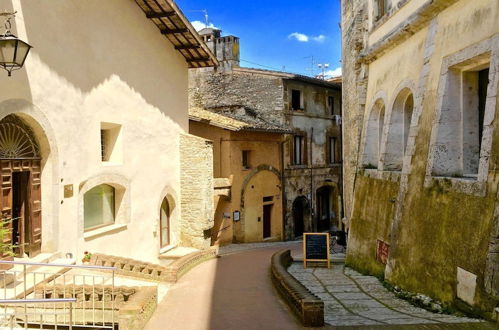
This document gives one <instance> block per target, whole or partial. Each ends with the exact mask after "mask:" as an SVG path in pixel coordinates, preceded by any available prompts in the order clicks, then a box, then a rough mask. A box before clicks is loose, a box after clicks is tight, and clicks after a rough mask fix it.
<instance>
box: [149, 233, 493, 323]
mask: <svg viewBox="0 0 499 330" xmlns="http://www.w3.org/2000/svg"><path fill="white" fill-rule="evenodd" d="M301 247H302V245H301V242H295V243H289V242H288V243H282V242H281V243H261V244H238V245H231V246H227V247H224V248H222V249H221V250H220V254H221V255H222V257H221V258H217V259H214V260H210V261H207V262H205V263H203V264H201V265H199V266H197V267H196V268H194V269H193V270H191V271H190V272H189V273H187V274H186V275H185V276H184V277H183V278H181V280H180V281H179V282H178V283H177V284H175V285H173V286H172V287H171V289H170V291H169V292H168V295H167V296H166V298H165V299H164V300H163V301H162V302H161V303H160V304H159V305H158V308H157V310H156V312H155V313H154V315H153V317H152V318H151V320H150V321H149V323H148V324H147V327H146V328H145V329H147V330H157V329H165V330H167V329H172V330H174V329H182V330H184V329H186V330H189V329H193V330H194V329H195V330H199V329H229V330H230V329H245V330H246V329H249V330H251V329H265V330H266V329H276V330H277V329H279V330H280V329H303V327H302V326H301V325H300V323H299V321H298V320H297V319H296V318H295V317H294V315H293V314H292V312H291V310H290V309H289V308H288V306H286V304H285V303H284V301H283V300H282V299H281V298H280V296H279V295H278V293H277V292H276V291H275V289H274V287H273V285H272V282H271V280H270V276H269V267H270V257H271V256H272V254H273V253H274V252H276V251H279V250H281V249H283V248H291V249H292V252H293V254H294V256H295V257H300V254H301V252H302V251H301ZM289 270H290V272H291V273H292V274H293V276H295V277H296V278H298V279H299V280H300V281H301V282H302V283H303V284H305V285H306V286H307V287H308V288H309V289H310V290H311V291H312V292H313V293H315V294H316V295H317V296H318V297H320V298H321V299H323V300H324V302H325V307H326V310H325V313H326V315H325V318H326V322H327V323H328V324H329V325H328V326H326V328H328V329H345V330H347V329H349V330H351V329H404V330H405V329H407V330H412V329H414V330H419V329H423V330H424V329H427V330H430V329H431V330H439V329H442V330H444V329H495V328H496V327H495V325H491V324H489V323H482V322H477V321H476V320H473V319H469V318H459V317H453V316H449V315H441V314H434V313H430V312H428V311H426V310H423V309H420V308H416V307H414V306H412V305H410V304H409V303H407V302H405V301H403V300H400V299H398V298H396V297H395V296H394V295H393V294H392V293H390V292H388V291H387V290H386V289H385V288H384V287H383V286H382V285H381V284H380V283H379V281H378V280H377V279H376V278H374V277H371V276H363V275H361V274H359V273H357V272H355V271H353V270H351V269H345V268H344V266H343V265H333V267H332V269H330V270H328V269H324V268H317V269H303V266H302V264H301V263H298V262H295V263H294V264H293V265H292V266H291V267H290V269H289ZM392 325H393V326H394V327H392Z"/></svg>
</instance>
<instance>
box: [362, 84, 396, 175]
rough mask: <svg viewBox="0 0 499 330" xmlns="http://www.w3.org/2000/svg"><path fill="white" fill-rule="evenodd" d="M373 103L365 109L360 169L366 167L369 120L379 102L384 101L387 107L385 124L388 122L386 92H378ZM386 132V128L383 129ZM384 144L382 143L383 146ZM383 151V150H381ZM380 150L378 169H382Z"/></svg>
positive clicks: (379, 152) (379, 151) (379, 153)
mask: <svg viewBox="0 0 499 330" xmlns="http://www.w3.org/2000/svg"><path fill="white" fill-rule="evenodd" d="M372 100H373V101H372V102H371V103H370V104H369V105H366V107H365V109H364V123H363V127H362V133H363V134H362V136H361V141H360V150H359V152H360V157H359V164H357V166H358V168H363V167H364V165H365V164H364V158H365V150H366V144H367V129H368V125H369V118H370V116H371V112H372V111H373V109H374V106H375V105H376V103H378V101H380V100H381V101H382V102H383V104H384V106H385V120H384V121H385V122H386V107H387V106H388V104H389V103H388V96H387V94H386V92H385V91H378V92H377V93H376V94H375V95H374V97H373V98H372ZM383 131H384V128H383ZM382 144H383V142H382V143H381V145H382ZM380 149H381V148H380ZM380 149H378V164H377V166H378V168H380V166H381V163H380V157H379V156H380V155H381V150H380Z"/></svg>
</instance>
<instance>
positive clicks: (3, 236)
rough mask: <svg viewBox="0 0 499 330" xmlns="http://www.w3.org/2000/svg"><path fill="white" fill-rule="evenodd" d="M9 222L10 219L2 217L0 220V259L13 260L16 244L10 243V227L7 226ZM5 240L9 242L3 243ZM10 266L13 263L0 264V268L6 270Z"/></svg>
mask: <svg viewBox="0 0 499 330" xmlns="http://www.w3.org/2000/svg"><path fill="white" fill-rule="evenodd" d="M10 222H12V219H3V220H1V221H0V260H6V261H13V260H14V256H15V253H14V249H15V248H16V246H15V245H14V244H12V228H10V227H9V226H8V224H9V223H10ZM6 241H7V242H9V243H5V242H6ZM12 267H14V265H2V264H0V270H8V269H11V268H12Z"/></svg>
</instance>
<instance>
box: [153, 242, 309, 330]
mask: <svg viewBox="0 0 499 330" xmlns="http://www.w3.org/2000/svg"><path fill="white" fill-rule="evenodd" d="M262 246H265V248H261V247H262ZM258 247H260V248H258ZM284 247H293V248H297V249H299V248H301V245H300V244H299V243H284V244H283V243H277V244H267V245H261V244H258V245H252V244H244V245H236V246H232V247H227V248H224V249H222V251H221V253H222V254H225V255H223V256H222V257H221V258H218V259H214V260H210V261H207V262H205V263H203V264H201V265H199V266H197V267H196V268H194V269H192V270H191V271H190V272H189V273H187V274H186V275H185V276H184V277H182V278H181V279H180V281H179V282H178V283H177V284H175V285H174V286H173V287H172V288H171V289H170V291H169V293H168V295H167V296H166V298H165V299H164V300H163V301H162V302H161V303H160V304H159V306H158V308H157V310H156V312H155V313H154V315H153V317H152V319H151V320H150V321H149V323H148V324H147V327H146V328H145V329H147V330H158V329H161V330H166V329H182V330H189V329H193V330H194V329H195V330H200V329H224V330H225V329H228V330H230V329H245V330H246V329H249V330H251V329H255V330H256V329H276V330H278V329H279V330H281V329H301V326H300V324H299V322H298V320H297V319H296V318H295V317H294V315H293V314H292V313H291V310H290V309H289V308H288V306H286V304H285V303H284V302H283V301H282V300H281V299H280V297H279V296H278V293H277V292H276V291H275V289H274V287H273V285H272V282H271V280H270V275H269V268H270V258H271V256H272V254H273V253H274V252H276V251H278V250H280V249H282V248H284ZM248 249H251V250H248ZM236 252H238V253H236Z"/></svg>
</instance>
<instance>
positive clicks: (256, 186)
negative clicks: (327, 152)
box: [189, 108, 288, 245]
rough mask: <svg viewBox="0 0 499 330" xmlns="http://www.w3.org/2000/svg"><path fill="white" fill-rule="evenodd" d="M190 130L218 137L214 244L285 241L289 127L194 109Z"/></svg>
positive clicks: (215, 148) (214, 166)
mask: <svg viewBox="0 0 499 330" xmlns="http://www.w3.org/2000/svg"><path fill="white" fill-rule="evenodd" d="M189 131H190V133H191V134H194V135H197V136H200V137H203V138H205V139H209V140H211V141H213V168H214V176H215V178H216V179H215V182H214V185H215V203H214V205H215V217H214V219H215V224H214V227H213V229H212V232H211V237H212V244H214V245H224V244H230V243H232V242H258V241H262V240H265V241H280V240H282V239H283V221H282V220H283V212H282V210H283V200H282V162H281V155H282V148H283V141H284V137H285V135H284V134H285V133H288V130H286V129H284V128H282V127H279V126H276V125H269V124H268V123H266V122H264V121H260V120H258V119H257V118H253V119H252V118H239V119H234V118H232V117H230V116H228V115H224V114H221V113H215V112H211V111H207V110H202V109H195V108H191V109H190V125H189Z"/></svg>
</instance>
